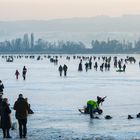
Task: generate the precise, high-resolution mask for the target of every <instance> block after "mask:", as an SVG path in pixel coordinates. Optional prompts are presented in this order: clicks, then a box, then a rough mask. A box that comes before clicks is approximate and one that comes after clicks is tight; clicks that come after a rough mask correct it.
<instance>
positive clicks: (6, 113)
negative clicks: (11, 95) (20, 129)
mask: <svg viewBox="0 0 140 140" xmlns="http://www.w3.org/2000/svg"><path fill="white" fill-rule="evenodd" d="M10 114H11V110H10V107H9V104H8V99H7V98H4V99H3V100H2V106H1V128H2V130H3V138H12V137H11V136H10V133H9V130H10V128H11V126H12V124H11V116H10Z"/></svg>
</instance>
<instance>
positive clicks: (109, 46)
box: [0, 34, 140, 54]
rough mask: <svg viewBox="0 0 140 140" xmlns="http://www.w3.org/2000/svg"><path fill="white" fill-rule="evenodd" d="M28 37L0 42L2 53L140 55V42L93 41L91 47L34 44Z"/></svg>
mask: <svg viewBox="0 0 140 140" xmlns="http://www.w3.org/2000/svg"><path fill="white" fill-rule="evenodd" d="M33 37H34V36H33V34H31V39H29V38H28V35H27V34H26V35H24V38H23V39H21V38H17V39H15V40H11V41H7V40H6V41H3V42H0V53H68V54H70V53H75V54H76V53H140V40H138V41H135V42H134V43H133V42H130V41H125V40H124V41H119V40H114V39H113V40H110V39H108V40H107V41H99V40H92V41H91V47H90V48H89V47H88V48H87V47H86V45H85V44H84V43H83V42H81V41H79V42H76V41H57V42H49V41H44V40H43V39H38V40H37V41H35V42H34V38H33Z"/></svg>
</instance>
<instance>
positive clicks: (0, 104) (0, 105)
mask: <svg viewBox="0 0 140 140" xmlns="http://www.w3.org/2000/svg"><path fill="white" fill-rule="evenodd" d="M2 95H3V94H0V117H1V107H2V100H3V98H2Z"/></svg>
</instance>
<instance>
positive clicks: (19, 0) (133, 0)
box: [0, 0, 140, 20]
mask: <svg viewBox="0 0 140 140" xmlns="http://www.w3.org/2000/svg"><path fill="white" fill-rule="evenodd" d="M130 14H137V15H140V0H0V20H25V19H44V20H46V19H55V18H70V17H92V16H97V15H109V16H121V15H130Z"/></svg>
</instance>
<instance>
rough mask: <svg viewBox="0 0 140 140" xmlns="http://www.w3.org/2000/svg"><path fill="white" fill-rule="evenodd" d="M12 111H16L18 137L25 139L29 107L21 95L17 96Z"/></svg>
mask: <svg viewBox="0 0 140 140" xmlns="http://www.w3.org/2000/svg"><path fill="white" fill-rule="evenodd" d="M14 110H15V111H16V119H17V120H18V124H19V136H20V138H25V137H26V134H27V127H26V125H27V116H28V110H29V105H28V103H27V102H26V101H25V99H24V98H23V95H22V94H19V97H18V99H17V101H16V102H15V104H14Z"/></svg>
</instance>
